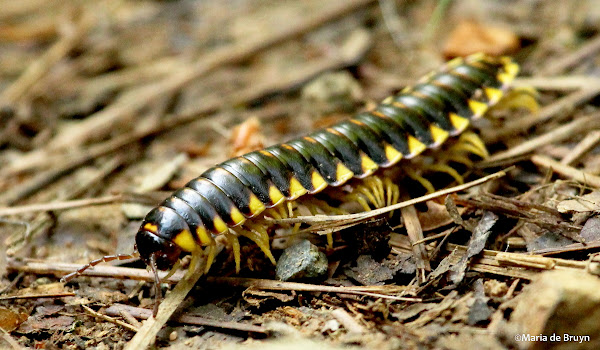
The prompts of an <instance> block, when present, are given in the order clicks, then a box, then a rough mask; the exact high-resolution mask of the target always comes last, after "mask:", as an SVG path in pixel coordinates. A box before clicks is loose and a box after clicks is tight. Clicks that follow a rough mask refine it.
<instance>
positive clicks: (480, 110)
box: [469, 100, 488, 118]
mask: <svg viewBox="0 0 600 350" xmlns="http://www.w3.org/2000/svg"><path fill="white" fill-rule="evenodd" d="M469 108H470V109H471V111H472V112H473V118H479V117H481V116H482V115H484V114H485V112H486V111H487V110H488V105H487V104H485V103H483V102H479V101H475V100H469Z"/></svg>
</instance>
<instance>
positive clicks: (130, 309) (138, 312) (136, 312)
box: [104, 304, 267, 334]
mask: <svg viewBox="0 0 600 350" xmlns="http://www.w3.org/2000/svg"><path fill="white" fill-rule="evenodd" d="M104 312H106V314H107V315H111V316H118V315H121V314H123V313H126V314H128V315H130V316H131V317H134V320H135V319H136V318H137V319H142V320H146V319H148V318H150V316H151V315H152V311H151V310H148V309H143V308H141V307H134V306H129V305H123V304H113V305H111V306H110V307H109V308H107V309H106V310H104ZM172 321H173V322H179V323H184V324H193V325H197V326H207V327H214V328H222V329H232V330H236V331H242V332H251V333H262V334H266V333H267V329H265V328H264V327H261V326H255V325H252V324H246V323H241V322H230V321H217V320H212V319H209V318H206V317H200V316H194V315H187V314H186V315H181V316H177V317H174V318H173V319H172ZM136 322H137V321H136Z"/></svg>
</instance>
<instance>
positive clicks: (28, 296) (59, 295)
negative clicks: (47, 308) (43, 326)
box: [0, 292, 75, 301]
mask: <svg viewBox="0 0 600 350" xmlns="http://www.w3.org/2000/svg"><path fill="white" fill-rule="evenodd" d="M74 296H75V293H72V292H64V293H52V294H26V295H11V296H7V297H0V301H2V300H20V299H42V298H50V299H56V298H64V297H74Z"/></svg>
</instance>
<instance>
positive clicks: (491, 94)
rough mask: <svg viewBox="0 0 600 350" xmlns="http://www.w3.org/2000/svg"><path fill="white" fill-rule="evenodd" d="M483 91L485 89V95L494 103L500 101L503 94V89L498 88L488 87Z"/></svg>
mask: <svg viewBox="0 0 600 350" xmlns="http://www.w3.org/2000/svg"><path fill="white" fill-rule="evenodd" d="M483 91H485V95H486V96H487V98H488V100H489V103H490V104H492V105H493V104H495V103H497V102H498V101H500V99H501V98H502V95H503V92H502V90H500V89H496V88H491V87H487V88H483Z"/></svg>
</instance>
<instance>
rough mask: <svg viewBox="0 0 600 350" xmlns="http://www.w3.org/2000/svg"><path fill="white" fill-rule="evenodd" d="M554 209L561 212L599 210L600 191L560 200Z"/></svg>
mask: <svg viewBox="0 0 600 350" xmlns="http://www.w3.org/2000/svg"><path fill="white" fill-rule="evenodd" d="M556 209H558V211H559V212H561V213H568V212H589V211H598V210H600V191H594V192H592V193H588V194H586V195H583V196H581V197H577V198H575V199H567V200H564V201H561V202H560V203H558V205H557V206H556Z"/></svg>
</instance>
